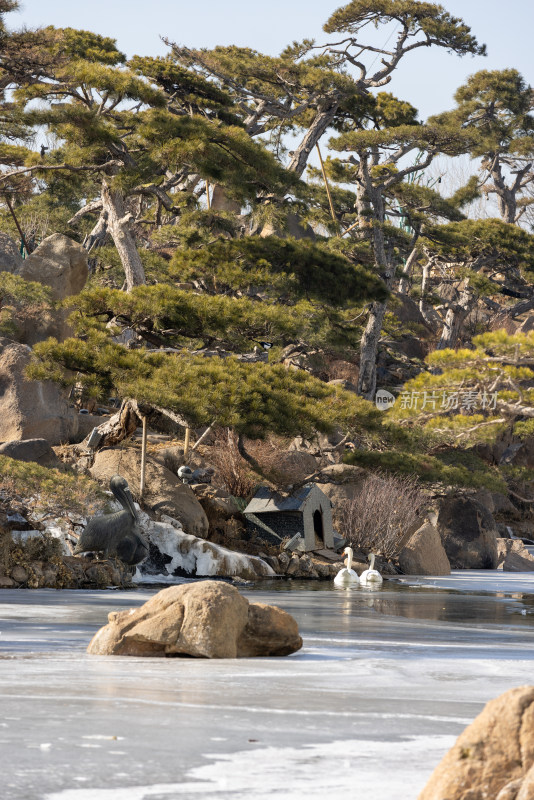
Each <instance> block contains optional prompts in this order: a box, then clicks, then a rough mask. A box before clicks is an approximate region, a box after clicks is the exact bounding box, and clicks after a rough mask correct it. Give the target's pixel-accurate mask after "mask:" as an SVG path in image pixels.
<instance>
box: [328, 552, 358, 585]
mask: <svg viewBox="0 0 534 800" xmlns="http://www.w3.org/2000/svg"><path fill="white" fill-rule="evenodd" d="M345 554H346V555H347V566H346V567H343V569H340V570H339V572H338V573H337V575H336V577H335V578H334V583H335V584H336V586H343V587H345V588H346V589H348V588H349V587H351V586H359V585H360V579H359V578H358V574H357V573H356V572H354V570H353V569H351V567H352V555H353V553H352V547H345V549H344V550H343V555H345Z"/></svg>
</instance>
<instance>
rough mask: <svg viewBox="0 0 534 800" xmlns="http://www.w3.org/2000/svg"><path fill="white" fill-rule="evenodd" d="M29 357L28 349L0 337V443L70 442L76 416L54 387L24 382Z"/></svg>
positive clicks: (42, 383)
mask: <svg viewBox="0 0 534 800" xmlns="http://www.w3.org/2000/svg"><path fill="white" fill-rule="evenodd" d="M30 357H31V350H30V348H29V347H27V346H26V345H23V344H18V343H17V342H12V341H11V340H10V339H6V338H4V337H0V441H3V442H12V441H15V440H20V439H46V440H47V442H48V443H49V444H51V445H56V444H62V443H64V442H70V441H72V439H73V437H74V436H75V435H76V432H77V429H78V415H77V414H75V413H74V411H73V409H71V408H69V405H68V402H67V400H66V398H65V396H64V394H63V393H62V392H61V390H60V389H59V387H58V386H56V384H54V383H50V382H48V381H30V380H26V378H25V377H24V370H25V369H26V367H27V365H28V363H29V361H30Z"/></svg>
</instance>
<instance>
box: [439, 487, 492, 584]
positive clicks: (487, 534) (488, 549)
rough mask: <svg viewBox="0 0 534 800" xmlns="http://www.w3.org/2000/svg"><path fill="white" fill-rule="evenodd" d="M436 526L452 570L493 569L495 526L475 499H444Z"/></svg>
mask: <svg viewBox="0 0 534 800" xmlns="http://www.w3.org/2000/svg"><path fill="white" fill-rule="evenodd" d="M437 528H438V531H439V534H440V537H441V542H442V544H443V547H444V548H445V552H446V553H447V557H448V559H449V563H450V565H451V568H452V569H495V567H496V566H497V536H498V533H497V526H496V524H495V520H494V519H493V516H492V515H491V513H490V512H489V511H488V509H487V508H486V507H485V506H483V505H482V504H481V503H479V502H478V501H477V500H474V499H473V498H471V497H447V498H445V499H443V500H442V501H441V503H440V507H439V514H438V520H437Z"/></svg>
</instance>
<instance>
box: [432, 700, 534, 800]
mask: <svg viewBox="0 0 534 800" xmlns="http://www.w3.org/2000/svg"><path fill="white" fill-rule="evenodd" d="M533 791H534V686H522V687H520V688H518V689H511V690H510V691H509V692H506V693H505V694H503V695H501V696H500V697H497V698H496V699H495V700H491V701H490V702H489V703H488V704H487V705H486V707H485V708H484V710H483V711H482V713H481V714H480V715H479V716H478V717H477V718H476V719H475V721H474V722H473V723H472V724H471V725H469V727H468V728H466V729H465V731H464V732H463V733H462V734H461V735H460V736H459V738H458V740H457V741H456V744H455V745H454V746H453V747H452V749H451V750H449V752H448V753H447V755H446V756H445V757H444V758H443V760H442V761H441V763H440V764H439V765H438V766H437V767H436V769H435V770H434V772H433V774H432V776H431V777H430V780H429V782H428V784H427V785H426V787H425V788H424V789H423V791H422V792H421V794H420V795H419V800H445V798H446V800H532V797H534V794H533Z"/></svg>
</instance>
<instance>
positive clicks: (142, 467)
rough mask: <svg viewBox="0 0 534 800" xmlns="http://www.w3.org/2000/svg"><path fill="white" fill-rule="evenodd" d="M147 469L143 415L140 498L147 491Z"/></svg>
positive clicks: (140, 498)
mask: <svg viewBox="0 0 534 800" xmlns="http://www.w3.org/2000/svg"><path fill="white" fill-rule="evenodd" d="M145 469H146V417H143V438H142V439H141V479H140V481H139V500H142V499H143V492H144V491H145Z"/></svg>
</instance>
